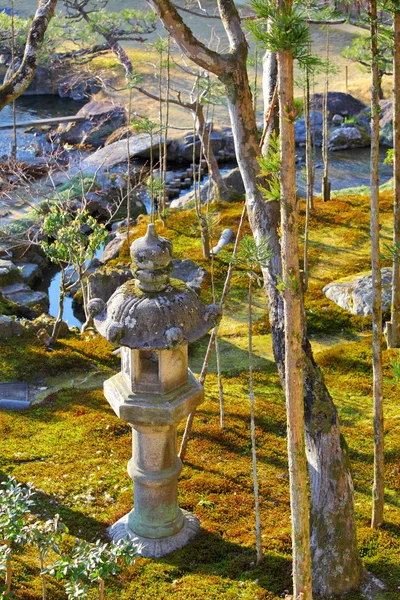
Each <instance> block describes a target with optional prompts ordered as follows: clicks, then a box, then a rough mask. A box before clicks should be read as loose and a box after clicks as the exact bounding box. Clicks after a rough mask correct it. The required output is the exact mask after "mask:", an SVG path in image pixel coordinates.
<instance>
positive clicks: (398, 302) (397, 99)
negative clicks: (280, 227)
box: [388, 11, 400, 348]
mask: <svg viewBox="0 0 400 600" xmlns="http://www.w3.org/2000/svg"><path fill="white" fill-rule="evenodd" d="M393 29H394V58H393V149H394V167H393V174H394V214H393V221H394V222H393V247H394V250H395V252H394V258H393V278H392V306H391V323H390V324H388V328H389V330H388V346H389V348H399V347H400V257H399V251H400V11H396V12H395V13H394V23H393Z"/></svg>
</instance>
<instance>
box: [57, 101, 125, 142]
mask: <svg viewBox="0 0 400 600" xmlns="http://www.w3.org/2000/svg"><path fill="white" fill-rule="evenodd" d="M77 116H79V117H85V120H84V121H76V122H72V123H67V124H65V125H64V124H61V125H59V127H58V129H57V133H58V134H59V136H60V140H61V142H63V143H67V144H73V145H79V144H88V145H90V146H93V147H95V148H98V147H99V146H102V145H103V144H104V142H105V141H106V139H107V138H108V136H109V135H110V134H111V133H112V132H113V131H114V130H115V129H118V128H119V127H122V126H123V125H125V124H126V111H125V108H124V107H123V106H119V105H116V104H114V103H113V102H101V101H98V100H93V101H92V102H88V104H85V106H83V107H82V108H81V110H80V111H79V112H78V113H77Z"/></svg>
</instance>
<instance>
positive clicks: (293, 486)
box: [278, 0, 312, 600]
mask: <svg viewBox="0 0 400 600" xmlns="http://www.w3.org/2000/svg"><path fill="white" fill-rule="evenodd" d="M282 4H283V6H285V4H286V3H285V0H283V2H282V3H281V6H282ZM283 6H282V7H283ZM278 85H279V129H280V143H281V178H280V183H281V222H282V267H283V282H284V291H283V305H284V315H285V367H286V368H285V396H286V413H287V440H288V459H289V482H290V508H291V514H292V551H293V597H294V598H295V599H296V600H297V598H304V600H311V599H312V584H311V554H310V529H309V526H310V522H309V519H310V504H309V498H308V476H307V461H306V453H305V440H304V394H303V364H304V361H303V350H302V338H303V335H302V334H303V330H302V320H303V319H302V285H301V280H300V268H299V247H298V205H297V197H296V167H295V147H294V117H293V118H290V116H289V112H290V111H292V110H293V108H294V99H293V88H294V81H293V57H292V55H291V54H289V53H288V52H280V53H279V54H278ZM300 594H302V596H300Z"/></svg>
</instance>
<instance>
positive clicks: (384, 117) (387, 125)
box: [379, 100, 393, 148]
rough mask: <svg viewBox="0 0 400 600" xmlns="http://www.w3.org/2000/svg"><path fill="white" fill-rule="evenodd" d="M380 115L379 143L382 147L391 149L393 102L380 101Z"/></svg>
mask: <svg viewBox="0 0 400 600" xmlns="http://www.w3.org/2000/svg"><path fill="white" fill-rule="evenodd" d="M379 104H380V107H381V114H380V119H379V141H380V143H381V144H382V145H383V146H388V147H389V148H393V102H392V100H381V101H380V103H379Z"/></svg>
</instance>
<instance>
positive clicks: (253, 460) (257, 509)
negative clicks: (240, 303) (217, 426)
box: [248, 276, 262, 564]
mask: <svg viewBox="0 0 400 600" xmlns="http://www.w3.org/2000/svg"><path fill="white" fill-rule="evenodd" d="M252 305H253V281H252V278H251V276H250V277H249V331H248V337H249V388H250V390H249V396H250V436H251V466H252V473H253V490H254V510H255V515H256V531H255V533H256V548H257V564H258V563H260V562H261V560H262V538H261V518H260V501H259V495H258V477H257V451H256V425H255V400H254V387H253V313H252Z"/></svg>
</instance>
